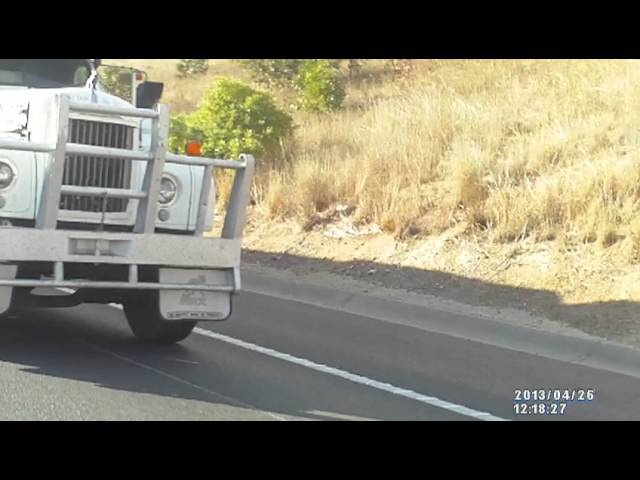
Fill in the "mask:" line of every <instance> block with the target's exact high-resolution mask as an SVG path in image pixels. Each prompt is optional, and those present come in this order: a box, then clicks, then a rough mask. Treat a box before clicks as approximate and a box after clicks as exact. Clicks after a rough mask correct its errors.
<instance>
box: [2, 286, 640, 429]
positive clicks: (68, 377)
mask: <svg viewBox="0 0 640 480" xmlns="http://www.w3.org/2000/svg"><path fill="white" fill-rule="evenodd" d="M433 314H434V315H444V314H443V313H441V312H434V313H433ZM540 388H543V389H556V388H557V389H563V390H569V391H571V390H573V389H576V388H590V389H594V390H595V396H594V399H593V401H591V402H568V403H567V405H566V407H565V408H564V415H562V416H559V415H557V416H555V415H554V416H548V415H542V416H538V415H527V416H518V415H515V413H514V391H515V390H516V389H523V390H533V389H540ZM487 414H490V415H491V416H487ZM483 418H485V419H494V418H502V419H508V420H522V419H527V420H575V419H594V420H595V419H602V420H624V419H636V420H637V419H640V379H637V378H634V377H629V376H625V375H619V374H615V373H611V372H607V371H602V370H596V369H593V368H587V367H583V366H577V365H573V364H569V363H564V362H560V361H556V360H550V359H547V358H544V357H538V356H535V355H531V354H527V353H522V352H516V351H513V350H508V349H504V348H498V347H494V346H489V345H485V344H482V343H477V342H474V341H470V340H462V339H458V338H454V337H451V336H447V335H441V334H436V333H430V332H427V331H424V330H421V329H417V328H414V327H409V326H402V325H398V324H391V323H387V322H383V321H379V320H375V319H371V318H366V317H361V316H357V315H351V314H346V313H340V312H336V311H333V310H326V309H322V308H318V307H313V306H310V305H306V304H302V303H298V302H292V301H285V300H281V299H277V298H273V297H267V296H262V295H258V294H252V293H249V292H243V293H242V294H241V296H240V297H238V298H237V301H236V302H235V304H234V314H233V316H232V318H231V319H230V320H229V321H227V322H224V323H218V324H211V323H205V324H201V325H200V326H199V330H197V332H195V333H194V334H193V335H192V336H191V337H189V338H188V339H187V340H185V341H184V342H182V343H181V344H179V345H174V346H171V347H149V346H145V345H142V344H139V343H138V342H136V341H135V340H134V338H133V336H132V334H131V333H130V331H129V328H128V326H127V324H126V321H125V319H124V315H123V313H122V311H121V310H119V309H117V308H114V307H113V306H103V305H85V306H81V307H76V308H73V309H47V310H33V311H31V312H29V313H28V314H25V315H23V316H21V317H20V318H10V319H5V320H2V321H1V322H0V420H477V419H483Z"/></svg>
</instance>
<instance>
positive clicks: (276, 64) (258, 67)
mask: <svg viewBox="0 0 640 480" xmlns="http://www.w3.org/2000/svg"><path fill="white" fill-rule="evenodd" d="M302 62H303V60H299V59H290V58H285V59H248V60H238V63H239V64H240V65H242V66H243V67H244V68H245V69H246V70H248V71H249V73H251V76H252V77H253V79H254V80H255V81H256V82H258V83H261V84H262V85H265V86H267V87H280V88H282V87H287V86H293V85H294V82H295V79H296V77H297V76H298V69H299V68H300V65H301V64H302Z"/></svg>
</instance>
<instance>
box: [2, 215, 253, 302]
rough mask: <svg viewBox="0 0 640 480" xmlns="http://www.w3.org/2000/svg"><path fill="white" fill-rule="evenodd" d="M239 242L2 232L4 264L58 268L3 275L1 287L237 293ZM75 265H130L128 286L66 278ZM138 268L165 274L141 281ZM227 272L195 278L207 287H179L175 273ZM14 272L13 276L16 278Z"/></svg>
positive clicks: (164, 236)
mask: <svg viewBox="0 0 640 480" xmlns="http://www.w3.org/2000/svg"><path fill="white" fill-rule="evenodd" d="M240 252H241V243H240V240H239V239H226V238H204V237H194V236H187V235H185V236H182V235H171V234H160V233H152V234H135V233H111V232H86V231H74V230H41V229H36V228H16V227H7V228H0V264H4V265H5V266H9V265H18V264H20V263H22V262H45V263H47V262H48V263H52V264H53V272H54V276H53V278H44V279H20V278H11V277H12V276H14V277H15V269H5V272H4V274H3V275H0V287H31V288H37V287H59V288H60V287H65V288H101V289H118V288H121V289H138V290H185V289H187V290H193V291H212V292H229V293H233V292H236V291H237V290H239V288H240V276H239V267H240ZM69 263H77V264H93V265H127V266H128V267H129V275H128V279H127V280H126V281H91V280H79V279H66V278H65V275H64V266H65V264H69ZM138 266H154V267H158V268H159V271H160V275H159V281H158V282H140V281H138V272H137V271H138ZM172 271H175V272H179V271H191V272H192V273H194V274H195V273H197V272H198V271H201V272H207V271H209V272H211V271H216V272H224V275H216V276H215V277H216V280H215V281H212V280H211V279H212V277H211V276H206V275H204V276H198V275H191V276H192V277H195V278H198V279H204V280H202V282H200V281H199V282H198V283H192V282H188V281H187V282H186V283H183V282H181V281H178V282H175V281H173V280H172V279H173V278H181V277H183V276H184V275H182V276H181V275H177V276H174V275H171V274H170V272H172ZM12 272H13V275H12Z"/></svg>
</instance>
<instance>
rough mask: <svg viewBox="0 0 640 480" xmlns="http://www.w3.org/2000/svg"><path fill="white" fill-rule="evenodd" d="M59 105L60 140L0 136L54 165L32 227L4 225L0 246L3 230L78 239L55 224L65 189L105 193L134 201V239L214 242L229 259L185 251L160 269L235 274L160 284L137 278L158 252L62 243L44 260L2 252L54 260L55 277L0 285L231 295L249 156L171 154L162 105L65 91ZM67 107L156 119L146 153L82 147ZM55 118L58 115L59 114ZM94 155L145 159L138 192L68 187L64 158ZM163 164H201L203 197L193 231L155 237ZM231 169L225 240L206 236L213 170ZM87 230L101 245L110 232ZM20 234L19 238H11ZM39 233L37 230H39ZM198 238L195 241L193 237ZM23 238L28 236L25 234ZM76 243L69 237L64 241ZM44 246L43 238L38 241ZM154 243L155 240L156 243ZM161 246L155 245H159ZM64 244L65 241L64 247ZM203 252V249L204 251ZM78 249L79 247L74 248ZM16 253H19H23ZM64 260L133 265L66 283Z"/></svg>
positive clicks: (4, 144)
mask: <svg viewBox="0 0 640 480" xmlns="http://www.w3.org/2000/svg"><path fill="white" fill-rule="evenodd" d="M55 103H56V108H57V125H58V131H57V136H56V141H55V145H50V144H44V143H35V142H30V141H19V140H18V141H17V140H9V139H2V138H0V150H15V151H27V152H34V153H49V154H51V155H52V157H53V158H52V162H51V163H50V164H49V169H48V172H47V174H46V177H45V179H44V183H43V190H42V196H41V199H40V203H39V205H38V210H37V213H36V222H35V228H33V229H31V228H30V229H21V228H11V227H10V228H6V229H0V244H1V243H7V242H10V241H11V240H10V239H9V238H8V237H5V239H4V240H2V238H1V237H3V236H4V235H2V234H3V231H6V232H15V234H16V235H18V236H20V233H18V232H19V231H21V230H22V231H23V232H22V233H26V232H24V230H30V231H31V232H33V233H36V232H38V233H39V234H45V233H46V234H47V235H51V237H50V238H57V237H59V236H61V237H73V236H78V235H79V232H77V231H70V230H59V229H57V222H58V219H59V210H60V200H61V196H62V195H63V194H72V195H83V196H97V197H106V198H127V199H137V200H139V201H138V205H137V211H136V216H135V224H134V228H133V233H132V234H129V235H128V236H127V237H129V236H130V238H131V239H134V243H135V244H138V245H139V244H140V243H142V242H144V241H148V240H149V239H152V238H153V239H160V237H161V238H162V240H163V241H167V240H177V241H180V242H181V245H180V249H181V250H185V249H186V250H196V249H202V246H203V245H202V243H201V242H202V241H206V242H207V243H208V242H212V245H213V248H212V249H211V250H207V251H208V252H209V253H210V254H211V255H216V252H218V251H220V252H222V251H224V252H225V254H224V255H222V257H224V259H222V260H221V259H220V258H218V259H211V258H209V259H206V260H205V261H202V260H198V261H196V260H195V259H194V257H193V255H191V256H189V255H186V257H187V260H185V259H183V260H182V261H175V260H173V259H172V258H170V257H169V258H167V257H166V255H165V258H164V260H163V261H162V263H161V264H160V265H159V266H165V267H168V268H171V267H174V266H175V267H176V268H201V269H207V268H209V269H228V270H229V271H230V272H231V277H232V278H231V280H232V281H231V282H229V283H230V284H227V285H192V284H189V285H186V284H185V285H182V284H168V283H167V284H162V283H144V282H138V281H137V268H138V264H140V265H145V264H146V265H148V264H154V265H158V263H156V261H157V260H158V259H159V254H158V253H157V252H156V253H151V252H149V253H145V252H142V251H141V250H140V249H138V250H136V254H134V255H129V254H128V252H125V253H124V254H122V253H121V254H118V255H115V254H114V255H112V256H109V255H107V256H104V255H100V252H96V254H95V255H85V254H75V255H74V254H73V253H74V252H69V251H67V252H64V251H63V250H65V249H68V248H69V247H68V246H66V245H67V244H66V243H65V244H64V245H63V246H62V247H60V248H61V250H60V252H58V254H56V255H51V256H49V257H48V258H33V257H42V256H43V255H44V257H46V255H47V252H43V253H42V254H37V253H34V252H31V253H30V254H29V255H26V254H23V257H24V258H14V257H13V256H12V255H11V254H10V253H8V254H4V255H0V257H2V258H0V263H3V262H6V263H11V262H21V261H50V262H53V263H54V266H55V268H54V273H55V275H54V277H55V278H54V279H52V280H48V279H43V280H31V279H24V280H23V279H2V278H0V287H4V286H12V287H60V288H62V287H66V288H105V289H111V288H127V289H130V288H134V289H166V290H182V289H189V290H203V291H225V292H226V291H228V292H234V291H236V290H238V289H239V288H240V275H239V266H240V249H241V237H242V231H243V230H244V226H245V223H246V210H247V206H248V203H249V197H250V188H251V181H252V178H253V175H254V171H255V160H254V158H253V157H252V156H251V155H241V156H240V159H239V160H224V159H215V158H205V157H189V156H186V155H176V154H172V153H169V152H167V145H168V133H169V112H168V108H167V106H165V105H158V107H157V108H156V109H139V108H133V107H131V108H121V107H112V106H105V105H95V104H89V103H87V104H85V103H76V102H70V101H69V99H68V97H67V96H65V95H58V96H56V97H55ZM70 112H78V113H93V114H99V115H107V116H108V115H117V116H125V117H132V118H139V119H145V118H148V119H151V120H152V129H151V148H150V150H149V151H146V152H144V151H134V150H130V149H121V148H110V147H99V146H91V145H82V144H77V143H71V142H68V130H69V114H70ZM54 118H55V116H54ZM72 154H73V155H89V156H99V157H104V158H116V159H123V160H126V161H144V162H147V165H146V169H145V174H144V178H143V181H142V188H141V189H140V190H133V189H130V188H129V189H121V188H102V187H94V186H92V187H88V186H71V185H63V174H64V167H65V161H66V157H67V155H72ZM165 163H173V164H182V165H191V166H199V167H202V168H203V169H204V175H203V177H202V185H201V189H200V198H199V201H198V207H197V215H196V225H195V230H194V231H193V233H192V234H191V235H170V234H156V233H154V232H155V228H156V216H157V209H158V202H157V199H158V196H159V190H160V184H161V180H162V174H163V171H164V165H165ZM218 168H222V169H232V170H234V171H235V177H234V181H233V186H232V189H231V194H230V199H229V202H228V208H227V212H226V214H225V217H224V223H223V228H222V234H221V236H220V238H207V239H204V238H202V235H203V233H204V230H205V224H206V221H207V218H206V217H207V213H208V211H209V209H208V206H209V196H210V194H211V184H212V178H213V175H214V173H215V169H218ZM82 235H84V236H87V238H94V239H95V241H96V242H98V241H99V240H101V239H103V238H104V237H105V235H107V234H105V233H101V232H83V233H82ZM14 236H15V235H14ZM39 236H40V235H39ZM39 236H38V237H39ZM194 237H195V238H194ZM25 239H26V238H25ZM66 241H68V242H71V238H69V239H67V240H65V242H66ZM38 243H40V242H38ZM152 243H154V242H152ZM155 244H156V245H157V244H158V243H157V242H155ZM61 245H62V244H61ZM147 250H151V249H150V248H149V249H147ZM205 250H206V249H205ZM76 253H77V252H76ZM18 256H19V255H18ZM66 262H77V263H94V262H95V263H118V264H127V265H129V266H130V275H129V279H128V281H124V282H101V281H82V280H65V279H64V274H63V273H62V272H63V266H64V263H66Z"/></svg>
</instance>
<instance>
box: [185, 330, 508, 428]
mask: <svg viewBox="0 0 640 480" xmlns="http://www.w3.org/2000/svg"><path fill="white" fill-rule="evenodd" d="M193 331H194V333H197V334H199V335H204V336H205V337H209V338H213V339H216V340H220V341H222V342H226V343H230V344H232V345H235V346H237V347H241V348H245V349H247V350H251V351H253V352H258V353H262V354H263V355H268V356H270V357H273V358H277V359H279V360H284V361H285V362H289V363H294V364H296V365H300V366H302V367H306V368H310V369H312V370H316V371H318V372H322V373H326V374H329V375H333V376H336V377H340V378H343V379H345V380H348V381H350V382H353V383H358V384H360V385H366V386H367V387H372V388H376V389H378V390H382V391H384V392H388V393H392V394H394V395H398V396H401V397H405V398H409V399H411V400H415V401H418V402H421V403H425V404H427V405H431V406H433V407H438V408H442V409H444V410H449V411H450V412H454V413H457V414H460V415H464V416H466V417H472V418H475V419H477V420H490V421H506V420H507V419H505V418H501V417H496V416H495V415H491V414H490V413H486V412H480V411H478V410H474V409H472V408H468V407H465V406H463V405H457V404H455V403H451V402H447V401H446V400H441V399H439V398H436V397H430V396H427V395H423V394H421V393H418V392H414V391H413V390H409V389H406V388H400V387H396V386H394V385H391V384H390V383H384V382H379V381H377V380H372V379H370V378H367V377H363V376H362V375H356V374H354V373H350V372H347V371H345V370H340V369H338V368H334V367H330V366H328V365H323V364H320V363H315V362H312V361H311V360H306V359H304V358H299V357H294V356H293V355H289V354H288V353H281V352H278V351H277V350H273V349H271V348H266V347H261V346H260V345H256V344H255V343H249V342H245V341H243V340H239V339H237V338H233V337H229V336H227V335H222V334H219V333H214V332H211V331H209V330H205V329H203V328H199V327H196V328H194V329H193Z"/></svg>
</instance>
